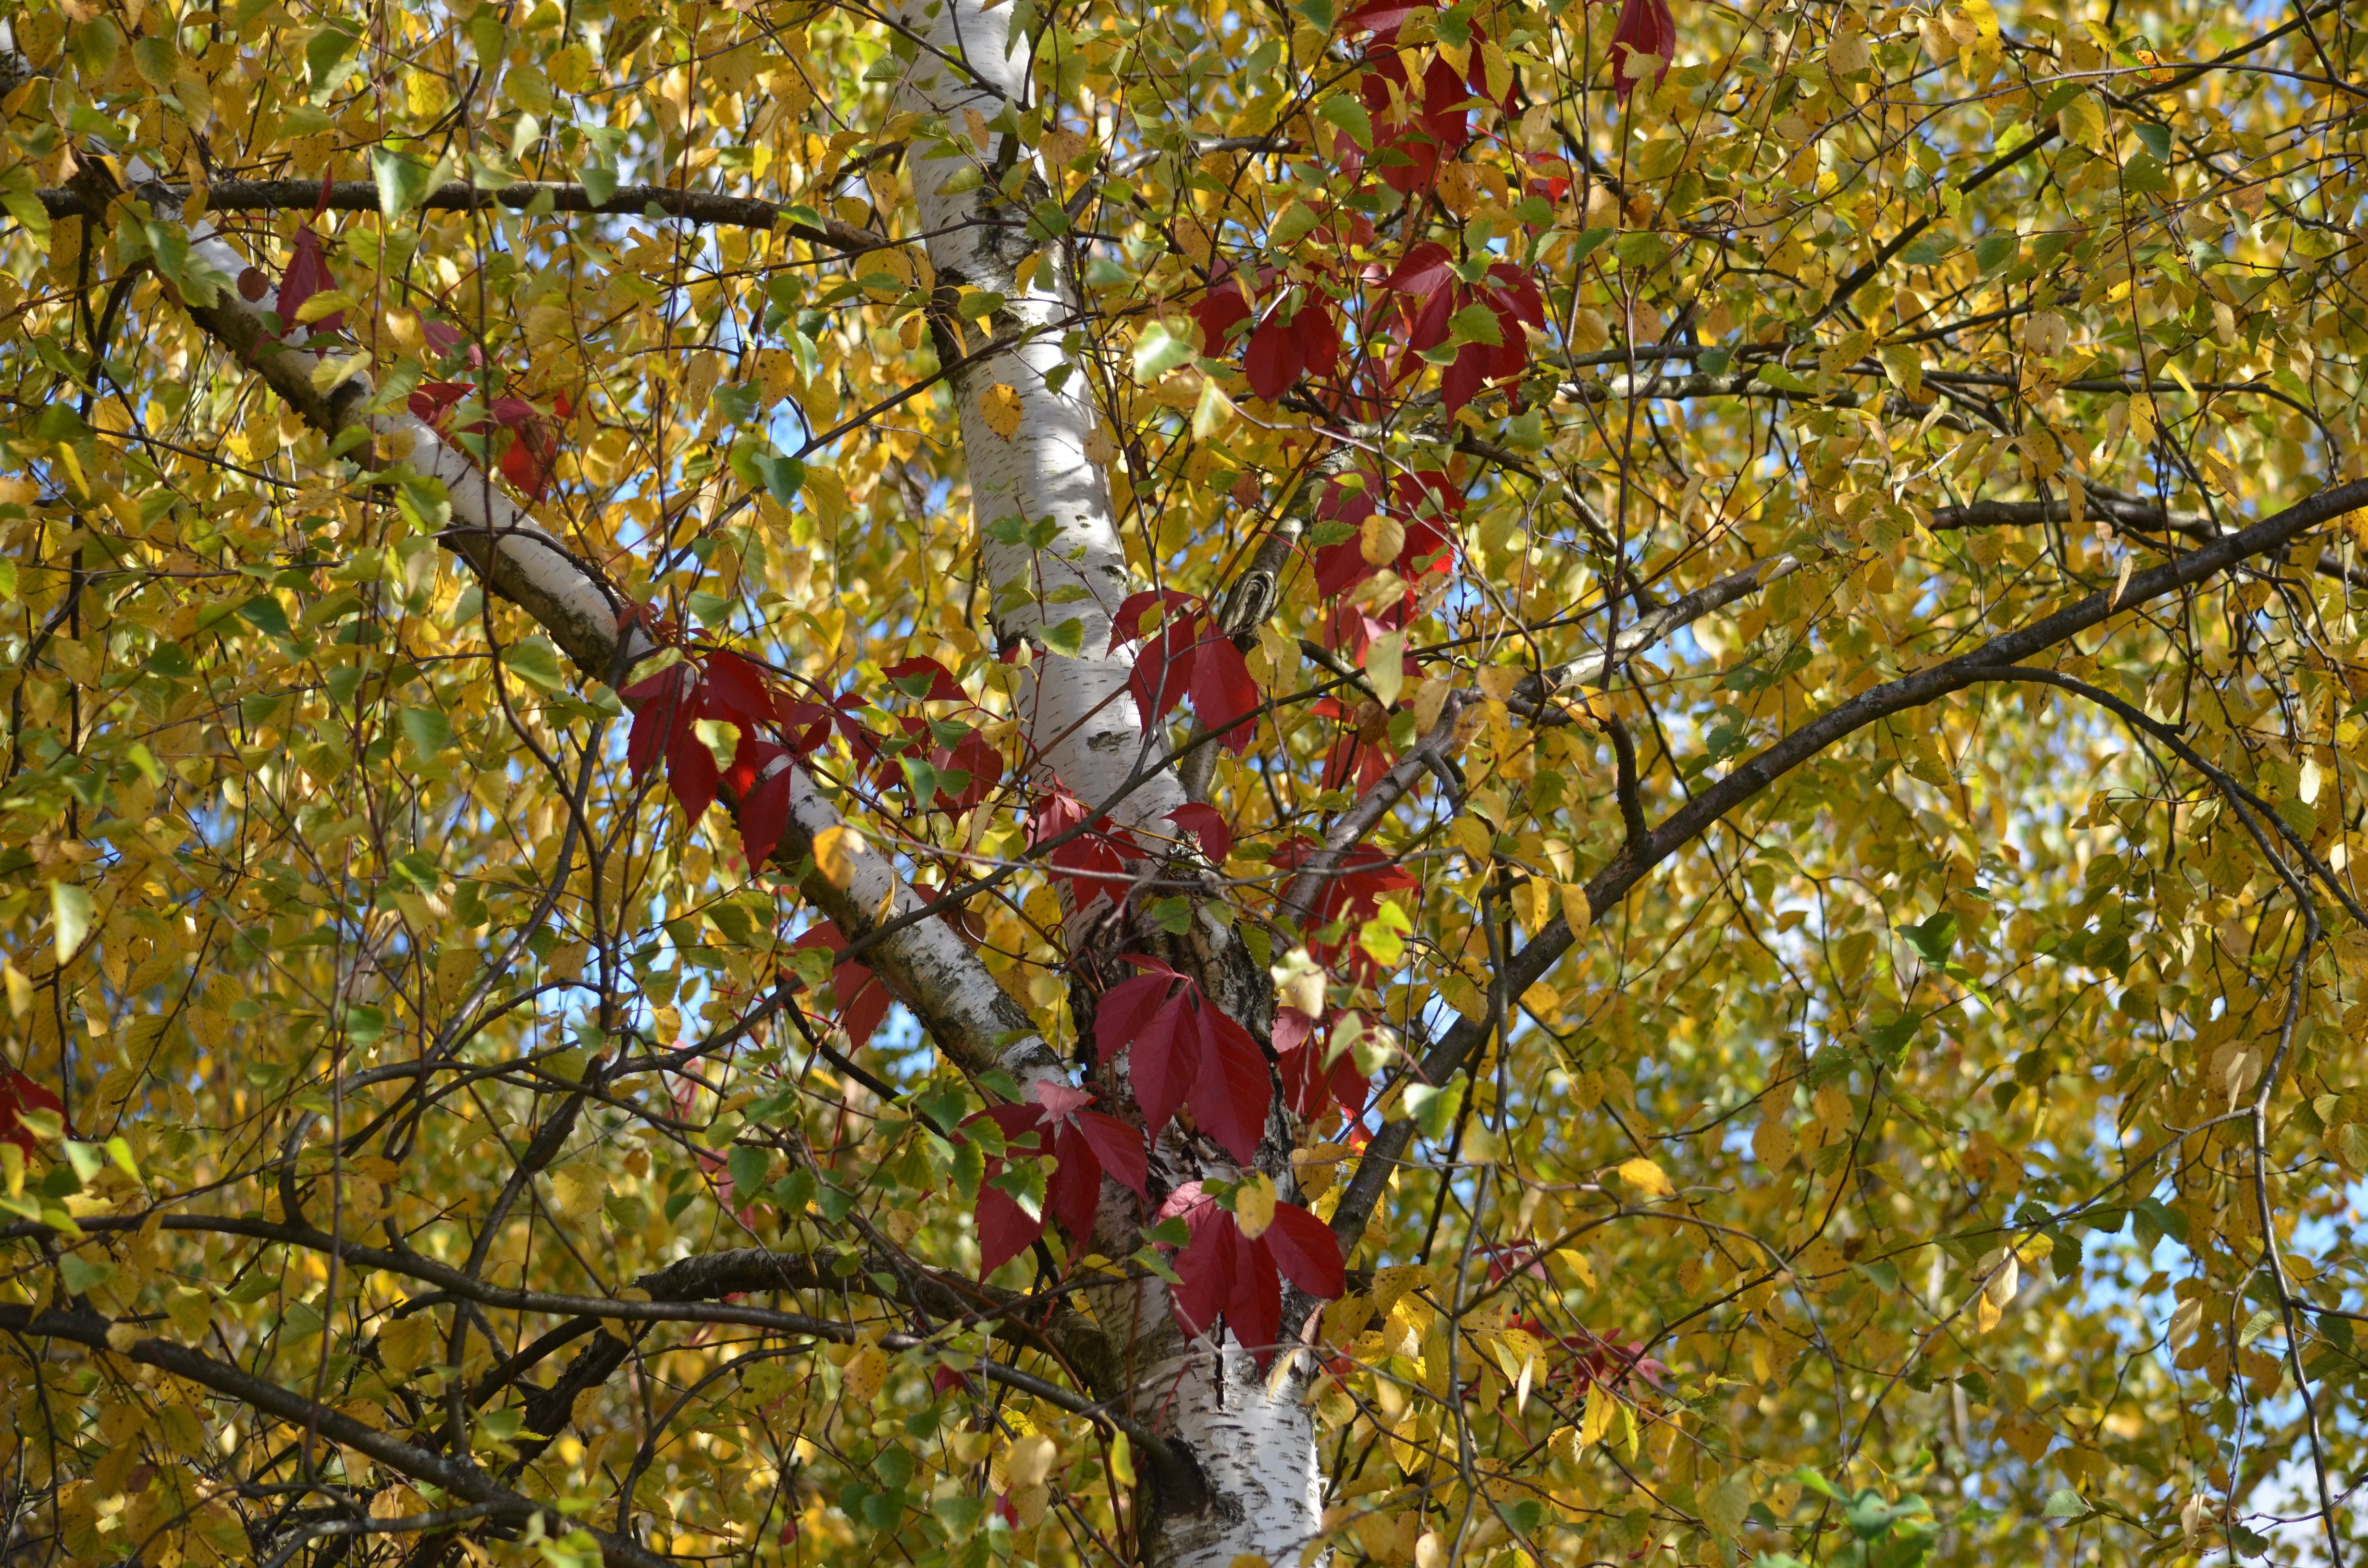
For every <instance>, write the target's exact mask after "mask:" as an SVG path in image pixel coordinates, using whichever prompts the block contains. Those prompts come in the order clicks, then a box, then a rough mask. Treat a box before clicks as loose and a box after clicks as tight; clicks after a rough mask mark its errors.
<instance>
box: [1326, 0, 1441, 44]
mask: <svg viewBox="0 0 2368 1568" xmlns="http://www.w3.org/2000/svg"><path fill="white" fill-rule="evenodd" d="M1438 8H1439V7H1438V6H1434V5H1432V4H1430V0H1366V3H1365V4H1364V5H1362V6H1358V7H1357V8H1356V9H1355V10H1353V11H1351V12H1349V14H1348V15H1347V16H1345V17H1341V18H1340V29H1341V30H1342V31H1343V32H1349V31H1356V30H1360V29H1361V30H1363V31H1367V32H1371V33H1372V35H1373V36H1374V37H1375V38H1377V39H1379V40H1382V41H1383V42H1384V43H1387V42H1389V41H1390V40H1393V39H1395V38H1396V37H1397V34H1398V28H1401V27H1403V26H1404V25H1405V24H1406V18H1407V17H1416V16H1419V15H1421V14H1422V13H1423V12H1425V11H1435V10H1437V9H1438Z"/></svg>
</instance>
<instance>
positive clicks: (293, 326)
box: [271, 223, 346, 335]
mask: <svg viewBox="0 0 2368 1568" xmlns="http://www.w3.org/2000/svg"><path fill="white" fill-rule="evenodd" d="M336 286H337V281H336V278H332V277H330V276H329V264H328V262H327V260H326V259H325V258H324V256H322V254H321V236H320V235H318V234H316V233H313V226H312V225H311V224H310V223H307V224H305V225H304V226H303V227H302V228H301V229H299V230H297V231H296V249H295V251H294V252H293V253H292V254H291V255H290V256H289V257H288V270H287V271H286V272H285V273H283V274H281V276H280V278H279V297H278V298H277V299H275V300H273V301H271V308H272V310H273V311H274V312H277V313H278V315H279V330H280V332H281V333H282V334H286V333H289V332H291V331H302V332H306V333H309V334H313V335H319V334H323V333H330V332H336V330H338V329H339V328H340V327H342V326H344V325H345V324H346V312H343V311H332V312H329V313H328V314H327V315H325V316H323V317H322V318H321V319H320V320H319V321H316V322H314V323H313V324H311V325H310V326H303V327H300V326H299V325H298V324H297V321H296V312H298V311H299V310H300V309H302V307H303V304H304V301H307V300H309V299H311V298H312V297H313V295H315V294H323V293H326V292H328V291H329V290H332V289H335V288H336Z"/></svg>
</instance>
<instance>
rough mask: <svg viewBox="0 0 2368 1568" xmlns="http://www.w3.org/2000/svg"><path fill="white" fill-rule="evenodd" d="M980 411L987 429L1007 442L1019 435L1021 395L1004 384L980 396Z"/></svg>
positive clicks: (992, 387) (993, 387)
mask: <svg viewBox="0 0 2368 1568" xmlns="http://www.w3.org/2000/svg"><path fill="white" fill-rule="evenodd" d="M978 411H979V414H980V415H981V416H982V417H983V418H985V421H986V427H987V428H988V429H990V430H992V431H994V432H995V433H996V435H998V436H1000V437H1003V438H1004V439H1005V440H1007V441H1008V440H1010V439H1011V438H1012V437H1014V436H1017V435H1019V393H1018V392H1014V391H1012V390H1011V388H1010V387H1008V386H1007V385H1006V384H1004V383H1003V382H1001V381H997V382H996V383H995V384H994V385H993V386H991V387H989V388H987V389H986V391H985V392H984V393H983V394H981V395H980V397H979V400H978Z"/></svg>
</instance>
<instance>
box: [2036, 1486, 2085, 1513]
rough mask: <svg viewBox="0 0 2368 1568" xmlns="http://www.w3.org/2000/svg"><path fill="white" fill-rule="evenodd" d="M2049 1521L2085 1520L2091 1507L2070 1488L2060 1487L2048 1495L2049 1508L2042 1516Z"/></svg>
mask: <svg viewBox="0 0 2368 1568" xmlns="http://www.w3.org/2000/svg"><path fill="white" fill-rule="evenodd" d="M2040 1517H2042V1518H2047V1519H2085V1518H2087V1517H2089V1505H2088V1502H2087V1501H2086V1499H2084V1498H2082V1497H2081V1495H2080V1494H2078V1492H2075V1491H2073V1490H2072V1489H2071V1488H2070V1487H2068V1486H2059V1487H2057V1488H2056V1489H2055V1491H2053V1492H2051V1493H2049V1494H2047V1507H2046V1508H2045V1510H2044V1512H2043V1513H2042V1514H2041V1515H2040Z"/></svg>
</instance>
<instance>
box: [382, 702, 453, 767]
mask: <svg viewBox="0 0 2368 1568" xmlns="http://www.w3.org/2000/svg"><path fill="white" fill-rule="evenodd" d="M395 724H396V727H397V728H399V729H401V730H402V731H403V733H404V738H405V739H406V740H408V741H410V742H411V744H412V745H413V746H414V747H415V748H416V750H417V751H418V753H419V755H420V756H435V755H436V754H437V753H438V752H440V751H442V750H443V749H444V748H445V747H447V746H449V745H450V744H452V722H451V721H450V719H447V718H446V717H444V714H443V711H442V710H440V709H435V708H406V709H404V710H403V711H402V712H400V713H398V714H396V715H395Z"/></svg>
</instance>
